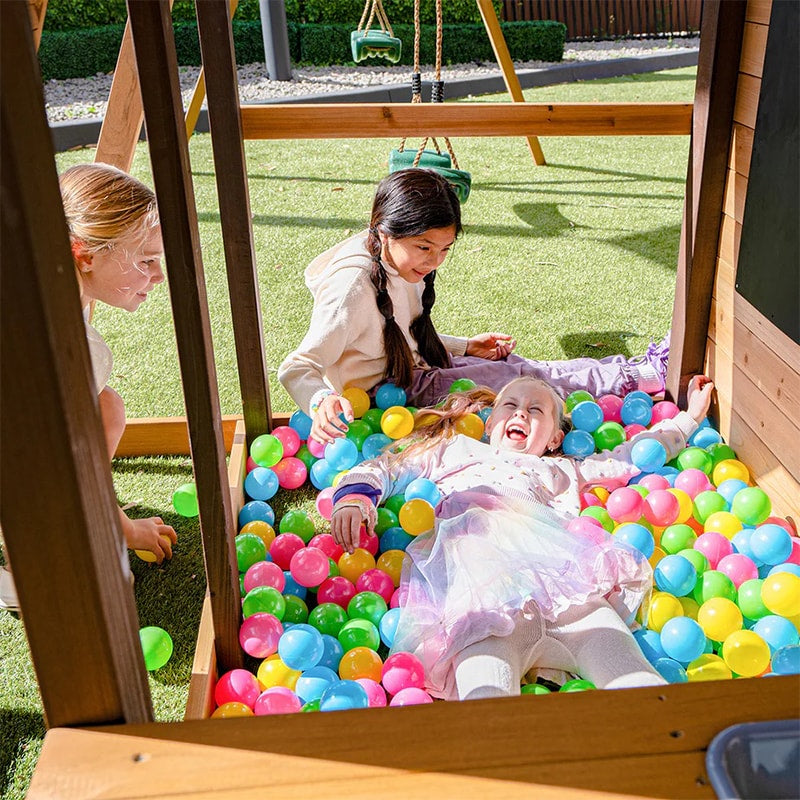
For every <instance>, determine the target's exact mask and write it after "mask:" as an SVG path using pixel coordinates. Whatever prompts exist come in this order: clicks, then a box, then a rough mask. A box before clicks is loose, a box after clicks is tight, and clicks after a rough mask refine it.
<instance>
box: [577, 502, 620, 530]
mask: <svg viewBox="0 0 800 800" xmlns="http://www.w3.org/2000/svg"><path fill="white" fill-rule="evenodd" d="M580 516H582V517H594V518H595V519H596V520H597V521H598V522H599V523H600V524H601V525H602V526H603V527H604V528H605V529H606V530H607V531H608V532H609V533H611V532H612V531H613V530H614V520H613V519H611V515H610V514H609V513H608V511H606V510H605V508H603V506H587V507H586V508H584V509H583V511H581V513H580Z"/></svg>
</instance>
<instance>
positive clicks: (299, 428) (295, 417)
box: [289, 409, 313, 441]
mask: <svg viewBox="0 0 800 800" xmlns="http://www.w3.org/2000/svg"><path fill="white" fill-rule="evenodd" d="M312 424H313V420H312V419H311V417H309V416H308V414H306V413H305V412H304V411H300V409H298V410H297V411H295V412H294V414H292V416H291V417H289V427H290V428H292V429H293V430H294V431H296V432H297V435H298V436H299V437H300V440H301V441H305V440H306V439H308V437H309V434H310V433H311V425H312Z"/></svg>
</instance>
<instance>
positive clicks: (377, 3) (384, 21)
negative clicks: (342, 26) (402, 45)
mask: <svg viewBox="0 0 800 800" xmlns="http://www.w3.org/2000/svg"><path fill="white" fill-rule="evenodd" d="M367 12H369V19H367V26H366V28H364V20H365V19H366V17H367ZM376 17H377V21H378V25H380V26H381V30H382V31H383V32H384V33H388V34H389V36H394V31H392V26H391V25H390V24H389V18H388V17H387V16H386V11H385V10H384V8H383V0H372V2H371V3H370V0H367V2H366V4H365V5H364V13H363V14H362V15H361V21H360V22H359V23H358V28H357V30H358V31H361V30H362V29H364V30H367V31H368V30H369V29H370V27H371V26H372V20H373V19H374V18H376Z"/></svg>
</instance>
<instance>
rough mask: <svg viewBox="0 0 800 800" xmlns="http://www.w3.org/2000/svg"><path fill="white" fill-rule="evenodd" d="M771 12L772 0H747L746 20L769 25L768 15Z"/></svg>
mask: <svg viewBox="0 0 800 800" xmlns="http://www.w3.org/2000/svg"><path fill="white" fill-rule="evenodd" d="M771 13H772V0H748V2H747V21H748V22H757V23H759V24H761V25H769V17H770V14H771Z"/></svg>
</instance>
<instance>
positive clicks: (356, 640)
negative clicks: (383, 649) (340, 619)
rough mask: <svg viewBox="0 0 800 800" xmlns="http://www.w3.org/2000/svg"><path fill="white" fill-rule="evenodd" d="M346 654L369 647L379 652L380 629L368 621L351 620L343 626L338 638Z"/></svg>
mask: <svg viewBox="0 0 800 800" xmlns="http://www.w3.org/2000/svg"><path fill="white" fill-rule="evenodd" d="M336 638H337V639H338V640H339V644H341V645H342V648H343V649H344V652H345V653H346V652H347V651H348V650H352V649H353V648H354V647H368V648H369V649H370V650H377V649H378V647H379V646H380V643H381V636H380V633H379V632H378V627H377V625H375V624H374V623H373V622H371V621H370V620H368V619H350V620H348V621H347V622H345V624H344V625H342V627H341V629H340V630H339V634H338V636H337V637H336Z"/></svg>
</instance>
